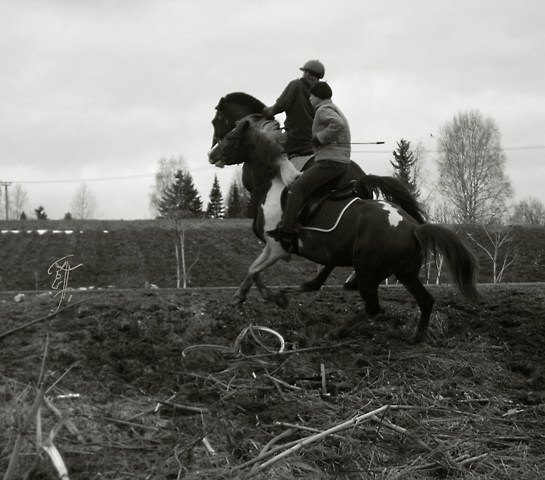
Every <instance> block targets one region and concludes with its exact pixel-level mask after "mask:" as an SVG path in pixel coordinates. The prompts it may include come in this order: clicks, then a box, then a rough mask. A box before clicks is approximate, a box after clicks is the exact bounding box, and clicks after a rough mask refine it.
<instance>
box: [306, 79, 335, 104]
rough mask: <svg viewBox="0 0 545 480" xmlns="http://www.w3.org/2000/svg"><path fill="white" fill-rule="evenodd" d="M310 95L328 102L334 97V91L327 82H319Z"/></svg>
mask: <svg viewBox="0 0 545 480" xmlns="http://www.w3.org/2000/svg"><path fill="white" fill-rule="evenodd" d="M310 93H311V94H312V95H314V96H315V97H318V98H321V99H322V100H326V99H328V98H331V97H332V96H333V91H332V90H331V87H330V86H329V85H328V84H327V83H326V82H318V83H317V84H316V85H314V86H313V87H312V88H311V89H310Z"/></svg>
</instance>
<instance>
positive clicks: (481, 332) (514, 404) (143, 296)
mask: <svg viewBox="0 0 545 480" xmlns="http://www.w3.org/2000/svg"><path fill="white" fill-rule="evenodd" d="M430 290H431V291H432V293H433V294H434V296H435V297H436V308H435V311H434V314H433V317H432V322H431V327H430V332H429V339H428V341H427V342H426V343H423V344H419V345H410V344H409V343H408V341H407V339H408V338H409V337H410V334H411V331H412V328H413V327H414V320H413V318H414V314H415V312H416V306H415V304H414V301H413V300H412V298H411V297H410V296H409V294H408V293H407V292H406V291H405V290H404V289H403V288H400V287H397V286H383V287H381V289H380V297H381V300H382V303H383V306H384V307H385V309H386V310H387V316H386V319H385V320H384V321H382V322H377V321H370V320H368V319H365V318H364V316H363V314H362V313H361V303H360V301H359V296H358V294H357V293H356V292H347V291H344V290H342V289H340V288H335V287H330V288H324V289H323V290H322V291H320V292H317V293H310V294H308V293H307V294H303V293H299V292H297V291H296V290H295V289H289V290H288V291H287V293H288V294H289V295H290V299H291V302H290V305H289V306H288V308H287V309H285V310H282V309H280V308H278V307H276V306H273V305H270V304H264V303H263V302H262V301H261V300H260V298H259V297H258V296H257V293H255V292H253V293H252V295H251V296H250V298H249V300H248V302H247V303H246V304H245V305H243V306H241V307H232V306H230V305H229V301H230V299H231V296H232V295H233V293H234V290H233V289H216V290H206V289H203V290H132V291H115V290H111V291H108V290H103V291H94V292H71V294H72V298H71V301H70V304H69V306H68V307H67V308H64V309H62V310H60V311H58V312H57V313H56V315H54V316H52V317H50V318H49V319H46V320H43V321H40V322H38V323H36V324H34V325H32V326H28V327H27V328H24V329H22V330H19V331H15V332H13V333H10V334H8V335H5V336H3V335H4V334H5V333H8V332H9V331H10V330H12V329H15V328H17V327H21V326H23V325H24V324H26V323H28V322H31V321H33V320H38V319H40V318H43V317H45V316H47V315H48V314H49V313H50V312H51V310H52V309H54V308H55V306H56V303H57V301H56V300H54V299H52V298H51V297H48V296H35V295H31V294H28V293H27V295H26V298H25V300H24V301H22V302H20V303H15V302H14V301H13V294H10V295H7V294H0V309H1V316H0V318H1V319H2V320H1V325H0V336H1V337H0V373H1V376H0V399H1V403H2V409H1V411H0V472H4V471H6V470H7V468H8V463H9V461H10V458H13V456H14V453H13V452H14V448H15V445H16V444H17V443H18V442H17V439H18V435H22V437H20V439H22V442H20V454H19V456H18V458H17V467H16V472H15V476H13V478H29V479H54V478H58V473H57V472H56V469H55V467H54V466H53V462H52V461H51V460H50V458H49V457H48V456H47V455H46V453H45V451H44V450H42V451H41V454H40V456H39V457H38V456H37V454H36V450H37V437H41V438H42V440H43V442H44V443H45V444H46V446H47V445H49V444H48V443H47V442H46V439H47V438H48V437H49V439H50V441H51V443H50V444H51V445H54V446H55V447H56V448H57V449H58V451H59V453H60V456H61V458H62V460H63V462H64V464H65V466H66V468H67V470H68V472H69V474H70V478H71V479H135V478H136V479H182V478H184V479H200V478H203V479H216V478H217V479H219V478H232V479H235V478H252V479H279V478H282V479H290V478H308V479H319V478H324V479H325V478H339V479H352V478H354V479H359V478H361V479H385V480H386V479H389V480H393V479H403V480H405V479H424V478H426V479H427V478H460V479H468V478H469V479H471V478H475V479H483V478H484V479H487V478H494V479H514V478H516V479H528V480H529V479H537V478H544V477H545V421H544V416H545V374H544V370H543V365H544V364H545V284H543V283H541V284H525V285H522V284H519V285H517V284H506V285H486V286H481V290H482V291H483V293H484V294H485V297H486V298H485V300H484V302H483V303H482V304H479V305H472V304H468V303H466V302H465V301H464V300H462V299H461V298H460V297H459V296H458V295H457V294H456V293H455V291H454V290H453V289H452V288H450V287H449V286H446V285H445V286H443V285H441V286H432V287H430ZM78 302H79V303H78ZM355 315H361V316H362V321H361V326H360V327H359V328H358V329H356V330H355V331H354V332H353V333H352V334H351V336H350V337H349V338H344V339H335V340H327V339H326V335H327V333H328V332H329V331H330V329H332V328H333V327H335V326H338V325H339V324H340V323H341V322H343V321H346V320H348V319H350V318H352V317H354V316H355ZM248 327H251V328H248ZM257 327H268V328H269V329H271V330H273V331H274V332H276V334H275V333H273V332H271V331H269V330H264V329H258V328H257ZM279 336H280V337H281V338H282V341H283V342H284V351H283V353H277V352H278V350H279V348H280V346H281V339H280V337H279ZM40 377H41V378H42V380H43V391H44V394H45V400H44V402H43V404H42V407H41V409H40V410H38V412H37V413H36V414H35V415H33V416H32V418H31V419H30V422H29V423H28V425H27V428H26V430H25V429H24V428H23V426H24V424H25V421H26V420H27V419H28V417H29V412H30V410H31V407H32V404H33V402H34V400H35V399H36V397H37V396H38V395H39V393H38V392H37V390H36V386H37V383H38V381H39V378H40ZM366 414H369V415H366ZM37 418H38V419H39V422H37V421H36V419H37ZM349 421H351V422H349ZM346 422H349V423H347V424H346V425H343V424H345V423H346ZM37 425H38V426H39V429H38V432H39V433H38V435H37V433H36V431H37V428H38V427H37ZM335 426H339V429H338V431H335V432H333V431H329V429H331V428H332V427H335ZM343 427H344V428H343ZM51 432H52V433H51ZM319 432H325V433H324V434H323V435H321V436H318V435H317V433H319Z"/></svg>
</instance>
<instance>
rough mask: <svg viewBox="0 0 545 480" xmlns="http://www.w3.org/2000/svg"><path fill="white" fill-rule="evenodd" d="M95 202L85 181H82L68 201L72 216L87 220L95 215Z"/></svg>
mask: <svg viewBox="0 0 545 480" xmlns="http://www.w3.org/2000/svg"><path fill="white" fill-rule="evenodd" d="M96 208H97V202H96V198H95V195H94V194H93V192H92V191H91V189H90V188H89V186H88V185H87V183H86V182H83V183H82V184H81V185H80V186H79V187H78V189H77V190H76V193H75V194H74V197H73V198H72V202H71V203H70V210H71V211H72V215H73V217H74V218H77V219H79V220H87V219H89V218H92V217H93V216H94V215H95V212H96Z"/></svg>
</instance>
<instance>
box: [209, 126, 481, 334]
mask: <svg viewBox="0 0 545 480" xmlns="http://www.w3.org/2000/svg"><path fill="white" fill-rule="evenodd" d="M209 160H210V163H212V164H215V165H217V166H223V165H233V164H240V163H242V164H243V173H242V180H243V183H244V186H245V187H246V188H247V189H248V190H249V191H250V192H256V191H262V192H263V196H262V201H261V202H260V205H259V208H258V212H257V219H256V220H257V221H256V225H257V227H256V228H257V229H258V230H259V236H260V238H261V239H262V240H263V241H264V242H265V247H264V248H263V251H262V252H261V254H260V255H259V256H258V258H257V259H256V260H255V261H254V262H253V263H252V265H251V266H250V267H249V269H248V274H247V276H246V278H245V279H244V281H243V282H242V284H241V285H240V287H239V288H238V290H237V292H236V294H235V296H234V299H233V301H234V303H237V304H240V303H243V302H244V301H245V300H246V298H247V295H248V292H249V290H250V288H251V286H252V284H254V283H255V285H256V286H257V288H258V289H259V292H260V294H261V295H262V297H263V298H264V299H265V300H267V301H271V302H274V303H275V304H277V305H280V306H286V304H287V297H286V296H285V294H284V293H282V292H274V291H272V290H271V289H269V288H267V286H266V285H265V284H264V282H263V281H262V279H261V276H260V275H261V272H263V271H264V270H266V269H267V268H269V267H270V266H271V265H273V264H274V263H276V262H277V261H278V260H280V259H285V258H287V257H288V254H287V253H286V252H285V251H284V250H283V249H282V248H281V246H280V244H279V243H278V242H277V241H275V240H274V239H272V238H270V237H268V236H266V235H264V231H267V230H271V229H273V228H274V227H275V226H276V225H277V223H278V222H279V220H280V218H281V215H282V207H281V195H282V191H283V190H284V189H285V188H286V187H288V186H289V185H290V184H291V183H292V182H293V181H294V180H295V179H296V178H297V176H298V175H300V172H299V171H298V170H296V169H295V167H294V166H293V165H292V164H291V162H290V161H289V160H288V158H287V157H286V155H285V154H284V153H283V151H282V148H281V147H280V146H279V145H278V143H277V142H275V141H274V140H271V139H270V138H269V137H268V136H267V135H265V134H263V133H262V132H260V131H258V130H256V129H255V128H253V122H252V120H251V119H247V120H242V121H241V122H239V124H238V125H237V126H236V127H235V128H234V129H233V130H232V131H231V132H230V133H228V134H227V135H225V137H224V139H223V140H221V141H219V142H218V144H217V145H216V146H215V147H214V148H213V149H212V150H211V151H210V153H209ZM348 201H350V202H351V203H350V205H349V206H348V207H347V208H346V209H345V210H344V214H343V215H342V217H341V218H340V220H339V221H338V223H337V226H336V228H335V229H333V230H332V231H331V232H328V233H324V232H319V231H315V230H307V229H305V228H304V226H303V228H302V229H301V231H300V235H299V241H298V251H297V254H298V255H300V256H302V257H305V258H307V259H309V260H312V261H313V262H316V263H319V264H322V265H326V266H330V267H334V266H343V267H346V266H352V267H354V269H355V273H356V277H357V284H358V290H359V293H360V296H361V298H362V300H363V302H364V303H365V311H366V312H367V314H368V315H370V316H375V315H377V314H379V313H381V312H382V310H381V307H380V303H379V299H378V286H379V284H380V282H381V281H383V280H384V279H386V278H388V277H390V276H391V275H396V277H397V278H398V280H399V281H400V282H401V283H402V284H403V285H404V287H405V288H406V289H407V290H408V292H409V293H410V294H411V295H412V296H413V297H414V298H415V300H416V302H417V304H418V306H419V309H420V317H419V321H418V325H417V329H416V333H415V335H414V338H413V340H414V342H420V341H422V340H424V339H425V337H426V332H427V329H428V324H429V320H430V316H431V312H432V308H433V304H434V299H433V297H432V295H431V294H430V293H429V292H428V290H427V289H426V288H425V287H424V285H423V284H422V282H421V280H420V278H419V272H420V268H421V266H422V264H423V262H424V258H425V255H426V252H427V251H428V250H431V251H434V252H435V251H438V252H440V253H441V254H442V255H443V256H444V259H445V263H446V264H447V266H448V268H449V271H450V273H451V275H452V277H453V280H454V283H455V284H456V286H457V287H458V289H459V291H460V293H461V294H462V295H463V296H464V297H465V298H467V299H468V300H471V301H477V300H478V299H479V298H480V295H479V292H478V291H477V288H476V284H475V277H476V271H477V268H478V265H477V260H476V258H475V257H474V255H473V254H472V253H471V252H470V251H469V250H468V249H467V248H466V247H465V246H464V244H463V243H462V242H461V241H460V240H459V239H458V237H457V235H456V234H455V233H453V232H452V231H450V230H448V229H447V228H445V227H443V226H440V225H433V224H419V223H418V222H417V221H416V220H415V219H414V218H413V217H411V216H410V215H409V214H408V213H407V212H405V211H404V210H403V209H401V208H400V207H399V206H398V205H395V204H393V203H392V202H388V201H386V200H369V199H361V198H356V199H355V200H354V199H352V200H347V202H348Z"/></svg>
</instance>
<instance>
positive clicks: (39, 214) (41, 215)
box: [34, 205, 47, 220]
mask: <svg viewBox="0 0 545 480" xmlns="http://www.w3.org/2000/svg"><path fill="white" fill-rule="evenodd" d="M34 213H35V214H36V218H37V219H38V220H46V219H47V214H46V213H45V208H44V207H42V206H41V205H40V206H39V207H38V208H35V209H34Z"/></svg>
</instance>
